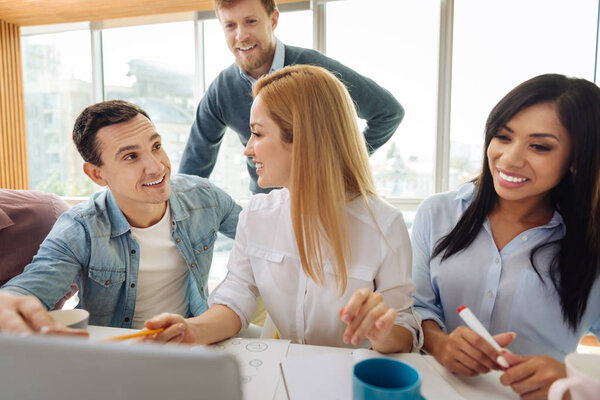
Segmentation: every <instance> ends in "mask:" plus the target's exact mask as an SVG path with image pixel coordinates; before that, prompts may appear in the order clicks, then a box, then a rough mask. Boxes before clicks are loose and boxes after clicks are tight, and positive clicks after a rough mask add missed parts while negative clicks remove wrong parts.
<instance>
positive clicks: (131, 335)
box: [99, 328, 164, 342]
mask: <svg viewBox="0 0 600 400" xmlns="http://www.w3.org/2000/svg"><path fill="white" fill-rule="evenodd" d="M162 331H164V329H163V328H160V329H150V330H147V331H139V332H135V333H129V334H127V335H120V336H112V337H109V338H106V339H101V340H99V342H114V341H117V340H127V339H133V338H137V337H143V336H148V335H154V334H155V333H161V332H162Z"/></svg>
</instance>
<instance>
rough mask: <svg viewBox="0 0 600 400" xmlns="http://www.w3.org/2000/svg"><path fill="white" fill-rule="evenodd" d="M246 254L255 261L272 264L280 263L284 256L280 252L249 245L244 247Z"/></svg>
mask: <svg viewBox="0 0 600 400" xmlns="http://www.w3.org/2000/svg"><path fill="white" fill-rule="evenodd" d="M246 253H247V254H248V256H250V257H254V258H257V259H261V260H265V261H269V262H273V263H277V264H279V263H281V262H282V261H283V257H284V256H285V254H284V253H283V252H281V251H278V250H274V249H265V248H262V247H258V246H254V245H251V244H249V245H248V246H247V247H246Z"/></svg>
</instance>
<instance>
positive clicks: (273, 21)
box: [271, 9, 279, 29]
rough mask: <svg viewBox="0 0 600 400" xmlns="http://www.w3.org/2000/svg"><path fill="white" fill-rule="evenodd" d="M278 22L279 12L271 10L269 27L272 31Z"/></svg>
mask: <svg viewBox="0 0 600 400" xmlns="http://www.w3.org/2000/svg"><path fill="white" fill-rule="evenodd" d="M278 22H279V10H278V9H275V10H273V14H272V15H271V25H272V26H273V29H275V28H277V23H278Z"/></svg>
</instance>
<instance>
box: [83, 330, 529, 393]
mask: <svg viewBox="0 0 600 400" xmlns="http://www.w3.org/2000/svg"><path fill="white" fill-rule="evenodd" d="M88 332H89V333H90V339H92V340H98V339H103V338H107V337H110V336H116V335H123V334H127V333H132V332H134V330H132V329H123V328H109V327H102V326H89V327H88ZM351 351H352V350H350V349H344V348H336V347H325V346H310V345H301V344H290V347H289V350H288V354H287V356H288V357H295V356H307V355H318V354H327V353H338V354H339V353H350V352H351ZM393 357H394V358H396V359H399V360H403V361H408V362H411V360H415V358H414V357H417V355H415V354H409V355H406V354H394V355H393ZM418 357H419V361H420V362H421V363H422V362H423V361H422V360H425V362H426V363H428V364H429V365H430V366H431V367H432V368H427V369H426V371H425V373H423V371H422V372H421V373H422V375H423V387H425V385H427V384H428V383H429V384H435V381H436V380H438V379H439V378H440V377H441V378H443V379H444V380H445V381H446V382H447V383H449V384H450V386H452V387H453V388H454V390H456V392H458V393H459V394H460V396H462V397H463V398H465V399H467V400H470V399H473V400H480V399H482V398H485V399H486V400H495V399H498V400H501V399H518V396H517V395H516V394H515V393H513V392H512V391H511V390H510V388H507V387H505V386H502V384H500V381H499V376H500V372H498V371H492V372H490V373H488V374H486V375H480V376H477V377H473V378H470V377H462V376H458V375H455V374H452V373H450V372H448V371H447V370H446V369H445V368H444V367H442V366H441V365H440V364H439V363H438V362H437V361H435V359H434V358H433V357H431V356H418ZM424 370H425V369H424ZM436 373H437V375H436ZM438 382H439V381H438ZM442 398H443V397H442V396H441V397H440V399H442ZM274 400H287V394H286V391H285V387H284V385H283V381H282V378H281V376H280V377H279V384H278V386H277V390H276V392H275V396H274ZM428 400H436V399H435V398H431V397H430V398H428Z"/></svg>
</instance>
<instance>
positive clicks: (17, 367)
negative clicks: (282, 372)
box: [0, 334, 242, 400]
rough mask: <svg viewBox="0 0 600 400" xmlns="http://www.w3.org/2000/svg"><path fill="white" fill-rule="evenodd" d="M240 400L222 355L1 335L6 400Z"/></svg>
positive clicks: (1, 384)
mask: <svg viewBox="0 0 600 400" xmlns="http://www.w3.org/2000/svg"><path fill="white" fill-rule="evenodd" d="M82 399H86V400H121V399H123V400H125V399H128V400H134V399H140V400H155V399H156V400H166V399H169V400H191V399H206V400H209V399H210V400H213V399H223V400H241V399H242V389H241V379H240V372H239V366H238V364H237V361H236V359H235V358H234V356H232V355H230V354H227V353H224V352H222V351H219V350H216V349H209V348H199V347H193V348H191V347H186V346H180V345H157V344H144V343H141V344H138V343H136V344H132V343H126V342H121V343H97V342H90V341H89V340H86V339H73V338H65V337H51V336H40V335H31V336H15V335H6V334H0V400H82Z"/></svg>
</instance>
